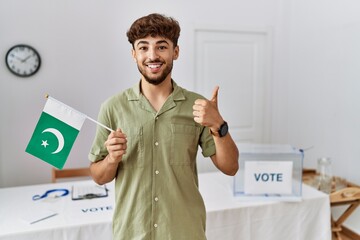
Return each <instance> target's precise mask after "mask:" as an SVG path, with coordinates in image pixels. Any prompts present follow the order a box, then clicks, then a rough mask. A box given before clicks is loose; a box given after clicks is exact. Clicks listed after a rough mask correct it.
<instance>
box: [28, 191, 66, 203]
mask: <svg viewBox="0 0 360 240" xmlns="http://www.w3.org/2000/svg"><path fill="white" fill-rule="evenodd" d="M53 192H63V193H62V195H56V197H64V196H66V195H68V194H69V190H67V189H65V188H59V189H51V190H48V191H46V192H45V193H44V194H43V195H34V196H33V197H32V199H33V200H34V201H36V200H39V199H43V198H46V197H48V195H49V194H50V193H53Z"/></svg>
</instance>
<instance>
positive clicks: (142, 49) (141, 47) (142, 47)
mask: <svg viewBox="0 0 360 240" xmlns="http://www.w3.org/2000/svg"><path fill="white" fill-rule="evenodd" d="M147 49H148V48H147V47H146V46H140V47H139V50H140V51H146V50H147Z"/></svg>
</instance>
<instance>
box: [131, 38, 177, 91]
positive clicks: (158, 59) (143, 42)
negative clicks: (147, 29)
mask: <svg viewBox="0 0 360 240" xmlns="http://www.w3.org/2000/svg"><path fill="white" fill-rule="evenodd" d="M132 55H133V58H134V60H135V61H136V63H137V67H138V69H139V71H140V73H141V75H142V77H143V79H145V80H146V81H147V82H149V83H151V84H154V85H158V84H160V83H162V82H163V81H165V80H166V79H171V70H172V67H173V61H174V60H176V59H177V58H178V56H179V47H178V46H176V47H175V48H174V45H173V43H172V42H171V41H170V40H169V39H167V38H163V37H150V36H149V37H146V38H142V39H138V40H136V41H135V43H134V49H133V50H132Z"/></svg>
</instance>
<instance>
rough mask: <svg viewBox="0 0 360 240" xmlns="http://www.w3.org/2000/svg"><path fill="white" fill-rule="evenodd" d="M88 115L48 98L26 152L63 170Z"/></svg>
mask: <svg viewBox="0 0 360 240" xmlns="http://www.w3.org/2000/svg"><path fill="white" fill-rule="evenodd" d="M85 119H86V115H84V114H82V113H80V112H78V111H76V110H74V109H72V108H71V107H69V106H67V105H65V104H63V103H62V102H60V101H58V100H56V99H54V98H51V97H48V100H47V101H46V104H45V107H44V110H43V112H42V114H41V116H40V119H39V121H38V123H37V125H36V127H35V130H34V133H33V135H32V137H31V139H30V142H29V144H28V146H27V147H26V152H27V153H30V154H31V155H33V156H35V157H37V158H40V159H41V160H43V161H45V162H47V163H49V164H51V165H53V166H54V167H56V168H58V169H62V168H63V167H64V164H65V162H66V160H67V158H68V156H69V154H70V151H71V148H72V146H73V144H74V142H75V140H76V137H77V136H78V134H79V131H80V129H81V127H82V125H83V123H84V121H85Z"/></svg>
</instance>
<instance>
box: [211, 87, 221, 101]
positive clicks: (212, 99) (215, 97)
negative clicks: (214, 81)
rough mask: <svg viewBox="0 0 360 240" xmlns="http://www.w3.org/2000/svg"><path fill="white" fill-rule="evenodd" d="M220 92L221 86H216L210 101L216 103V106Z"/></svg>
mask: <svg viewBox="0 0 360 240" xmlns="http://www.w3.org/2000/svg"><path fill="white" fill-rule="evenodd" d="M218 92H219V86H216V87H215V88H214V91H213V94H212V96H211V99H210V101H211V102H214V103H216V105H217V99H218Z"/></svg>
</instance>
